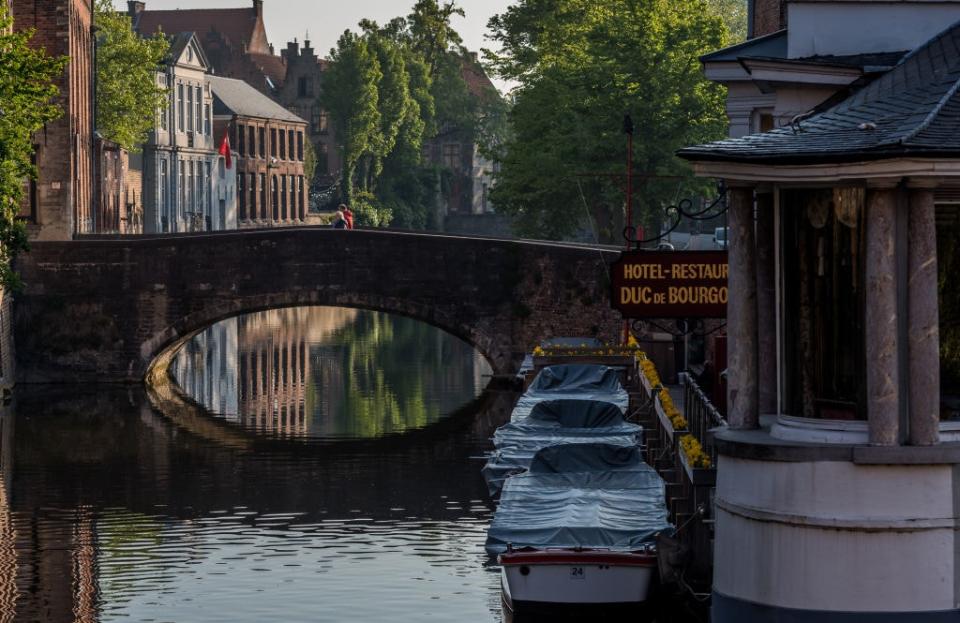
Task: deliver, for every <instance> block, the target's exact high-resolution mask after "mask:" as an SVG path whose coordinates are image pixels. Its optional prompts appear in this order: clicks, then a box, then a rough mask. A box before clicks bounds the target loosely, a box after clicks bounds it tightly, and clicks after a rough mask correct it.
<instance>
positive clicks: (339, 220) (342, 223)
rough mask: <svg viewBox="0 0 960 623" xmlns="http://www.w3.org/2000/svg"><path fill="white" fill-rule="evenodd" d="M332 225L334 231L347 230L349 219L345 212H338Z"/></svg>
mask: <svg viewBox="0 0 960 623" xmlns="http://www.w3.org/2000/svg"><path fill="white" fill-rule="evenodd" d="M330 225H331V226H332V227H333V228H334V229H347V218H346V216H344V214H343V210H337V213H336V214H335V215H334V217H333V222H332V223H331V224H330Z"/></svg>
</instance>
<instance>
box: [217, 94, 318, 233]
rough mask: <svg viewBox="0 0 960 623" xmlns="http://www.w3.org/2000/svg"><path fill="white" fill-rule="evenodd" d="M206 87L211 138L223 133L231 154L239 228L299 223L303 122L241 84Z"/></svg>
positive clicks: (303, 191) (302, 213) (303, 198)
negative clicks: (210, 104) (210, 106)
mask: <svg viewBox="0 0 960 623" xmlns="http://www.w3.org/2000/svg"><path fill="white" fill-rule="evenodd" d="M210 84H211V86H212V88H213V95H214V118H215V121H216V132H217V136H220V135H222V134H224V133H228V135H229V136H230V142H231V144H232V145H233V147H234V148H235V150H236V152H237V161H236V172H237V199H238V201H237V218H238V224H239V227H241V228H243V227H265V226H267V227H272V226H282V225H300V224H303V223H304V221H305V220H306V214H307V188H306V184H305V180H304V175H303V161H304V153H305V141H306V140H309V139H308V137H307V135H306V133H307V122H306V121H304V120H303V119H301V118H300V117H298V116H296V115H294V114H293V113H291V112H290V111H288V110H287V109H285V108H284V107H283V106H280V105H279V104H277V103H276V102H274V101H273V100H272V99H270V98H269V97H266V96H265V95H263V94H261V93H260V92H258V91H257V90H256V89H254V88H253V87H251V86H250V85H249V84H247V83H246V82H244V81H242V80H234V79H231V78H221V77H218V76H210Z"/></svg>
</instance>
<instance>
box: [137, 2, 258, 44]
mask: <svg viewBox="0 0 960 623" xmlns="http://www.w3.org/2000/svg"><path fill="white" fill-rule="evenodd" d="M257 26H258V23H257V15H256V13H255V12H254V10H253V9H252V8H242V9H184V10H179V9H178V10H175V11H150V10H147V11H142V12H141V13H140V14H139V16H138V19H137V23H136V28H137V30H138V31H139V32H140V33H141V34H143V35H151V34H153V33H155V32H156V31H157V30H162V31H163V32H164V33H166V34H171V33H178V32H185V31H193V32H196V33H197V34H198V35H200V36H201V37H202V36H203V35H204V34H206V33H207V32H209V31H211V30H215V31H217V32H219V33H220V34H222V35H223V36H224V37H225V38H226V39H227V40H228V41H229V42H230V44H231V45H233V46H235V47H236V49H237V50H238V51H239V50H241V49H242V46H243V44H244V43H245V44H246V45H247V46H248V48H249V51H251V52H258V53H264V54H265V53H269V49H268V48H267V47H266V42H265V41H259V40H258V38H257V37H255V34H256V31H257Z"/></svg>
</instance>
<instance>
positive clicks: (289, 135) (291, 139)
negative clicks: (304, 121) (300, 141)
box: [287, 130, 297, 160]
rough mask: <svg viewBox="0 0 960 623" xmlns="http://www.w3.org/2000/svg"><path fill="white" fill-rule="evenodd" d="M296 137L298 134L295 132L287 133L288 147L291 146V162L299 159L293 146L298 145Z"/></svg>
mask: <svg viewBox="0 0 960 623" xmlns="http://www.w3.org/2000/svg"><path fill="white" fill-rule="evenodd" d="M295 136H296V132H294V131H293V130H289V131H288V132H287V145H289V146H290V160H296V159H297V154H296V152H294V150H293V146H294V145H295V144H296V143H295V142H294V137H295Z"/></svg>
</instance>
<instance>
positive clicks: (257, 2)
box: [253, 0, 263, 17]
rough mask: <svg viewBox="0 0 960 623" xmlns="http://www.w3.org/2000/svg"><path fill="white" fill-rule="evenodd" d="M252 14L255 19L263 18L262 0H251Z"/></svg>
mask: <svg viewBox="0 0 960 623" xmlns="http://www.w3.org/2000/svg"><path fill="white" fill-rule="evenodd" d="M253 13H254V15H256V16H257V17H262V16H263V0H253Z"/></svg>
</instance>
